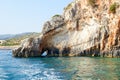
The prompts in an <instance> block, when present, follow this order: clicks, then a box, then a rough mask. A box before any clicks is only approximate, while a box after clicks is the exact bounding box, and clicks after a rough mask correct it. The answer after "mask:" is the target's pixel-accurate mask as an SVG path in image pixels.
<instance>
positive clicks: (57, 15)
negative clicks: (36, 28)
mask: <svg viewBox="0 0 120 80" xmlns="http://www.w3.org/2000/svg"><path fill="white" fill-rule="evenodd" d="M59 16H61V15H59V14H56V15H54V16H53V17H52V18H54V17H59Z"/></svg>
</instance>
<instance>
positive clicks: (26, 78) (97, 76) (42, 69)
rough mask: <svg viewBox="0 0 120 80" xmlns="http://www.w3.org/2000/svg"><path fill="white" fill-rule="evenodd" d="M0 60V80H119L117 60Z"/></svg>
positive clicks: (119, 60) (5, 56) (7, 57)
mask: <svg viewBox="0 0 120 80" xmlns="http://www.w3.org/2000/svg"><path fill="white" fill-rule="evenodd" d="M0 56H1V57H0V80H120V68H119V66H120V58H93V57H52V58H13V57H12V56H11V51H9V50H6V51H2V50H0Z"/></svg>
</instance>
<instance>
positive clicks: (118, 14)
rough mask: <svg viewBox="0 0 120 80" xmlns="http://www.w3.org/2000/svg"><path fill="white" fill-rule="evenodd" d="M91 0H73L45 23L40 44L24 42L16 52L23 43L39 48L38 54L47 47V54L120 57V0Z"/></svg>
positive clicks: (26, 47)
mask: <svg viewBox="0 0 120 80" xmlns="http://www.w3.org/2000/svg"><path fill="white" fill-rule="evenodd" d="M90 1H91V0H74V1H73V2H72V3H70V4H69V5H68V6H67V7H65V9H64V13H63V15H55V16H53V17H52V19H51V20H50V21H47V22H46V23H45V24H44V25H43V31H42V34H43V36H42V37H41V38H40V43H37V46H36V45H32V44H31V46H29V45H27V46H21V47H20V48H18V49H17V50H13V53H16V54H17V56H18V53H20V52H21V50H22V49H23V47H24V49H26V51H29V50H32V49H33V50H35V51H39V52H38V53H37V54H38V56H39V55H41V53H43V52H44V51H46V50H48V55H47V56H103V57H120V0H95V2H94V3H91V2H90ZM111 7H113V8H112V9H114V10H111ZM113 11H114V12H113ZM33 42H34V40H33ZM29 43H30V42H29V41H28V40H27V41H26V43H24V44H29ZM38 45H39V47H38ZM15 51H16V52H15ZM23 51H24V50H23ZM16 54H15V56H16Z"/></svg>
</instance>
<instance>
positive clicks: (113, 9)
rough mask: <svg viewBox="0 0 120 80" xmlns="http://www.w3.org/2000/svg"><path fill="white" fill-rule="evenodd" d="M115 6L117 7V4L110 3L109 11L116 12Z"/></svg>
mask: <svg viewBox="0 0 120 80" xmlns="http://www.w3.org/2000/svg"><path fill="white" fill-rule="evenodd" d="M116 8H117V4H116V3H113V4H112V5H110V9H109V11H110V12H112V13H116Z"/></svg>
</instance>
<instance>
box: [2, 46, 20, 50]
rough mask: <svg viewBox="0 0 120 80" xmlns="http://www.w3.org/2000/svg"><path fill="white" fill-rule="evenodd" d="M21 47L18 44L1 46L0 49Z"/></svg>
mask: <svg viewBox="0 0 120 80" xmlns="http://www.w3.org/2000/svg"><path fill="white" fill-rule="evenodd" d="M17 47H19V46H18V45H16V46H0V50H12V49H15V48H17Z"/></svg>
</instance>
